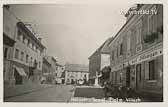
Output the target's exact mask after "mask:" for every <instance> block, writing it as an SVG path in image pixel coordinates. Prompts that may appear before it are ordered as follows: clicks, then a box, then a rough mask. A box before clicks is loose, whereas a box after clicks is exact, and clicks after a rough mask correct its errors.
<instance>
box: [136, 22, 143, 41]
mask: <svg viewBox="0 0 168 107" xmlns="http://www.w3.org/2000/svg"><path fill="white" fill-rule="evenodd" d="M141 32H142V21H141V20H140V21H139V22H138V23H137V25H136V44H139V43H141Z"/></svg>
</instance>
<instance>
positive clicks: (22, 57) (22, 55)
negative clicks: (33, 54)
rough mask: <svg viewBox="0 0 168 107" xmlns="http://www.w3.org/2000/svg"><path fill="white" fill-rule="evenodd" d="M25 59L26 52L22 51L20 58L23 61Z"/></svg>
mask: <svg viewBox="0 0 168 107" xmlns="http://www.w3.org/2000/svg"><path fill="white" fill-rule="evenodd" d="M23 59H24V52H21V58H20V60H21V61H23Z"/></svg>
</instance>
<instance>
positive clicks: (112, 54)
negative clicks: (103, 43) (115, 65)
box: [111, 50, 114, 60]
mask: <svg viewBox="0 0 168 107" xmlns="http://www.w3.org/2000/svg"><path fill="white" fill-rule="evenodd" d="M111 57H112V60H114V50H113V51H112V56H111Z"/></svg>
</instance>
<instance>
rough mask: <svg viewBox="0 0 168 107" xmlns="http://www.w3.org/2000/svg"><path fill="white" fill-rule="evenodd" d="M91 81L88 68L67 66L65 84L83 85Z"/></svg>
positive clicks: (75, 65)
mask: <svg viewBox="0 0 168 107" xmlns="http://www.w3.org/2000/svg"><path fill="white" fill-rule="evenodd" d="M88 79H89V70H88V66H86V65H81V64H65V83H66V84H83V83H87V82H88Z"/></svg>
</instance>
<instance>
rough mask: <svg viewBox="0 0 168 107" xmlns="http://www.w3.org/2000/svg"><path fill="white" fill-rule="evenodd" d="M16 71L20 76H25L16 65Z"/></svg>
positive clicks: (21, 69) (22, 70)
mask: <svg viewBox="0 0 168 107" xmlns="http://www.w3.org/2000/svg"><path fill="white" fill-rule="evenodd" d="M16 71H17V72H18V73H19V75H21V76H27V74H26V73H25V71H24V69H23V68H19V67H16Z"/></svg>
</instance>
